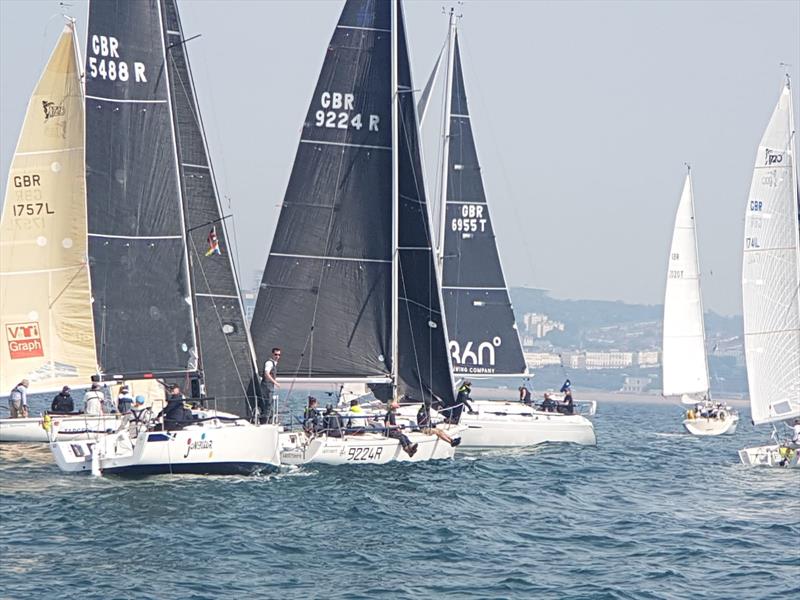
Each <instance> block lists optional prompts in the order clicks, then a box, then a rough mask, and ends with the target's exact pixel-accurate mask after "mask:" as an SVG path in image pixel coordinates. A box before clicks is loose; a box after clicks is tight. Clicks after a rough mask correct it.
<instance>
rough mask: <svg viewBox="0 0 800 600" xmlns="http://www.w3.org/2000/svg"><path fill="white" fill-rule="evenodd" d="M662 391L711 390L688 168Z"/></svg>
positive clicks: (668, 298)
mask: <svg viewBox="0 0 800 600" xmlns="http://www.w3.org/2000/svg"><path fill="white" fill-rule="evenodd" d="M662 351H663V359H662V365H663V394H664V395H665V396H681V395H684V394H686V395H687V396H688V395H691V394H697V395H700V396H707V395H708V391H709V380H708V359H707V357H706V344H705V328H704V325H703V302H702V296H701V292H700V266H699V260H698V255H697V231H696V224H695V216H694V195H693V192H692V178H691V175H690V174H688V173H687V175H686V179H685V181H684V184H683V190H682V192H681V198H680V202H679V203H678V209H677V212H676V215H675V227H674V229H673V233H672V243H671V246H670V254H669V261H668V268H667V284H666V290H665V292H664V331H663V344H662Z"/></svg>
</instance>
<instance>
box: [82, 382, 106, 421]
mask: <svg viewBox="0 0 800 600" xmlns="http://www.w3.org/2000/svg"><path fill="white" fill-rule="evenodd" d="M103 400H105V395H104V394H103V392H102V391H101V390H100V384H99V383H97V382H95V383H93V384H92V387H91V389H90V390H89V391H88V392H86V394H84V396H83V412H84V413H85V414H87V415H89V416H93V417H99V416H101V415H103V414H104V413H103Z"/></svg>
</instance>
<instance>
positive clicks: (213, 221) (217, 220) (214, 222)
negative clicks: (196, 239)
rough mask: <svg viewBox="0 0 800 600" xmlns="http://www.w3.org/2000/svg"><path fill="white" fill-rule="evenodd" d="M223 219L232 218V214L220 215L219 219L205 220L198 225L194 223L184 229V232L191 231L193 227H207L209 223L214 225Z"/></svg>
mask: <svg viewBox="0 0 800 600" xmlns="http://www.w3.org/2000/svg"><path fill="white" fill-rule="evenodd" d="M225 219H233V215H222V216H221V217H220V218H219V219H214V220H212V221H206V222H205V223H201V224H200V225H195V226H194V227H190V228H189V229H187V230H186V233H191V232H192V231H194V230H195V229H202V228H203V227H208V226H209V225H214V224H216V223H219V222H220V221H224V220H225Z"/></svg>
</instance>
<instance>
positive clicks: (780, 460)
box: [739, 444, 800, 468]
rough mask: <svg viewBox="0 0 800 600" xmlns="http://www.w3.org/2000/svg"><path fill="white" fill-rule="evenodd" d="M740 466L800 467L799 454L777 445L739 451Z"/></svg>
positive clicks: (794, 450) (795, 450)
mask: <svg viewBox="0 0 800 600" xmlns="http://www.w3.org/2000/svg"><path fill="white" fill-rule="evenodd" d="M739 459H740V460H741V461H742V464H744V465H748V466H751V467H795V468H797V467H798V466H800V464H799V463H798V460H800V452H798V450H797V449H792V448H787V447H785V446H783V447H782V446H780V445H778V444H771V445H769V446H758V447H755V448H744V449H743V450H739Z"/></svg>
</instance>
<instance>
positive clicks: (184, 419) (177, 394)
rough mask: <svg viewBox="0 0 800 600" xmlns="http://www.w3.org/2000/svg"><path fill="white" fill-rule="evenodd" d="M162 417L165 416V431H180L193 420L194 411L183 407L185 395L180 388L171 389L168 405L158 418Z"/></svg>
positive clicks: (173, 387)
mask: <svg viewBox="0 0 800 600" xmlns="http://www.w3.org/2000/svg"><path fill="white" fill-rule="evenodd" d="M162 415H163V416H164V429H180V428H181V427H183V425H185V424H186V423H188V422H190V421H191V420H192V411H190V410H186V409H185V408H184V407H183V394H182V393H181V388H180V387H179V386H177V385H173V386H172V387H171V388H170V395H169V399H168V400H167V405H166V406H165V407H164V408H163V409H162V410H161V412H160V413H158V415H157V416H156V418H158V417H160V416H162Z"/></svg>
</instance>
